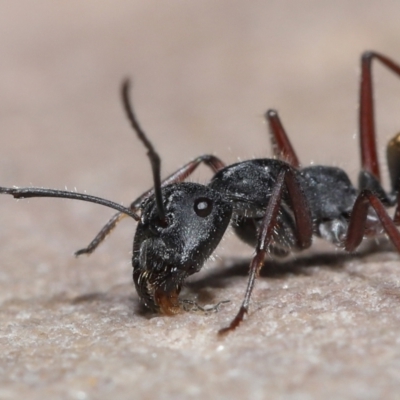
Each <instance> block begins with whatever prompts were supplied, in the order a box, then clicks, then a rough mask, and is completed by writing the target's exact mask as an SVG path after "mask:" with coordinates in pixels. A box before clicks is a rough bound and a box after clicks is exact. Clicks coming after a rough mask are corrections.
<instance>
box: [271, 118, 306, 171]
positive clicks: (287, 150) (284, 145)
mask: <svg viewBox="0 0 400 400" xmlns="http://www.w3.org/2000/svg"><path fill="white" fill-rule="evenodd" d="M265 119H266V120H267V122H268V125H269V133H270V139H271V144H272V151H273V152H274V156H275V157H276V158H278V159H279V160H282V161H286V162H287V163H288V164H290V165H291V166H292V167H294V168H300V161H299V159H298V157H297V155H296V152H295V151H294V149H293V146H292V144H291V143H290V140H289V137H288V135H287V134H286V131H285V128H284V127H283V125H282V122H281V120H280V118H279V115H278V112H277V111H275V110H268V111H267V112H266V113H265Z"/></svg>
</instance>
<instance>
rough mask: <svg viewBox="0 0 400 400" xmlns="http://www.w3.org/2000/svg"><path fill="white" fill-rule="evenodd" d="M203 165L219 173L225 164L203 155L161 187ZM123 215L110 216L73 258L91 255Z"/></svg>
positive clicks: (135, 208)
mask: <svg viewBox="0 0 400 400" xmlns="http://www.w3.org/2000/svg"><path fill="white" fill-rule="evenodd" d="M201 163H204V164H205V165H207V166H208V167H210V168H211V169H212V170H213V172H217V171H219V170H220V169H221V168H223V167H225V164H224V163H223V162H222V161H221V160H220V159H219V158H218V157H215V156H213V155H210V154H205V155H202V156H199V157H196V158H195V159H194V160H192V161H189V162H188V163H187V164H185V165H184V166H183V167H181V168H179V169H178V170H177V171H176V172H174V173H173V174H171V175H170V176H168V177H167V178H166V179H164V180H163V181H162V182H161V187H164V186H166V185H170V184H171V183H177V182H183V181H184V180H185V179H186V178H187V177H188V176H189V175H191V174H192V173H193V172H194V171H195V169H196V168H197V167H198V166H199V165H200V164H201ZM153 193H154V188H151V189H150V190H148V191H146V192H144V193H143V194H142V195H140V196H139V197H138V198H137V199H136V200H134V201H133V202H132V203H131V205H130V209H131V210H132V211H134V212H136V211H138V210H139V208H140V204H141V203H142V202H143V200H145V199H147V198H148V197H149V196H151V195H152V194H153ZM124 216H125V214H122V213H117V214H115V215H113V216H112V218H111V219H110V220H109V221H108V222H107V223H106V225H104V226H103V228H101V230H100V232H99V233H98V234H97V235H96V237H95V238H94V239H93V240H92V241H91V242H90V243H89V245H88V246H87V247H85V248H83V249H80V250H78V251H76V252H75V256H77V257H78V256H80V255H82V254H92V253H93V251H95V250H96V248H97V247H98V246H99V244H100V243H101V242H102V241H103V240H104V239H105V238H106V236H108V235H109V234H110V233H111V232H112V230H113V229H114V228H115V227H116V225H117V223H118V222H119V221H121V220H122V219H123V218H124Z"/></svg>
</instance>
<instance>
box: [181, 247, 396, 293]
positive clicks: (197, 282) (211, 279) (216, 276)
mask: <svg viewBox="0 0 400 400" xmlns="http://www.w3.org/2000/svg"><path fill="white" fill-rule="evenodd" d="M384 251H394V250H393V248H392V247H391V246H390V244H389V243H388V242H386V241H380V243H378V242H371V243H369V244H368V245H367V246H365V247H364V248H363V250H361V251H357V252H355V253H345V252H344V251H343V252H339V251H334V252H332V251H331V252H324V253H312V254H308V255H304V254H301V255H295V256H291V257H290V258H286V259H284V258H283V259H278V260H277V259H267V261H266V262H265V264H264V266H263V268H262V269H261V271H260V275H259V276H260V278H268V279H282V278H284V277H285V276H287V275H307V276H309V275H310V274H311V273H312V271H311V270H310V268H312V267H322V268H325V269H326V268H329V269H332V270H336V271H338V270H341V269H343V268H344V266H345V263H347V262H349V261H352V260H360V259H362V258H364V257H366V256H368V255H372V254H375V253H382V252H384ZM250 261H251V260H250V259H241V260H237V261H234V262H233V263H232V265H231V266H229V267H228V268H223V269H217V268H216V267H215V268H213V269H212V270H208V273H207V274H206V275H205V276H202V277H200V278H194V279H192V280H191V281H189V282H187V284H186V287H188V289H189V290H190V291H192V292H194V293H196V294H198V295H199V296H200V297H201V296H202V292H204V291H205V289H207V288H224V287H227V286H229V281H230V280H231V279H232V278H234V277H237V276H244V277H247V276H248V274H249V265H250ZM206 297H207V298H208V299H207V300H212V299H210V294H207V295H206Z"/></svg>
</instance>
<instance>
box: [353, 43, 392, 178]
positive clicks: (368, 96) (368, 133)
mask: <svg viewBox="0 0 400 400" xmlns="http://www.w3.org/2000/svg"><path fill="white" fill-rule="evenodd" d="M373 59H377V60H379V61H380V62H381V63H382V64H383V65H385V66H386V67H387V68H389V69H390V70H391V71H392V72H394V73H396V74H397V75H400V65H398V64H396V63H395V62H393V61H392V60H390V59H389V58H387V57H385V56H383V55H381V54H379V53H375V52H372V51H366V52H365V53H363V55H362V56H361V83H360V111H359V129H360V148H361V164H362V169H363V170H364V171H367V172H370V173H371V174H372V175H373V176H375V178H376V179H377V180H378V181H379V182H380V180H381V177H380V171H379V163H378V155H377V150H376V135H375V112H374V95H373V85H372V60H373Z"/></svg>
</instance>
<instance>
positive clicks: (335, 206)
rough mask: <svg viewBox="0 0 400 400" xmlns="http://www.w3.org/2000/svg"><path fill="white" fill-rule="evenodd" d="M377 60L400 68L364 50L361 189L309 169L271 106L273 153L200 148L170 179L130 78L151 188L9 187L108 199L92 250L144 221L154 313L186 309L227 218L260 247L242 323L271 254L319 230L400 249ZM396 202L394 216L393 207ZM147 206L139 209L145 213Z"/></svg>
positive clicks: (142, 256) (141, 278)
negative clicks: (92, 191)
mask: <svg viewBox="0 0 400 400" xmlns="http://www.w3.org/2000/svg"><path fill="white" fill-rule="evenodd" d="M373 59H376V60H379V61H380V62H381V63H383V65H385V66H386V67H387V68H389V69H390V70H391V71H393V72H394V73H396V74H398V75H400V65H399V64H396V63H394V62H393V61H391V60H390V59H388V58H387V57H385V56H383V55H381V54H378V53H375V52H365V53H364V54H363V55H362V57H361V68H362V71H361V85H360V121H359V122H360V147H361V159H362V169H361V172H360V174H359V189H356V188H355V187H354V186H353V185H352V183H351V182H350V179H349V178H348V176H347V174H346V173H345V172H344V171H343V170H342V169H340V168H337V167H328V166H310V167H305V168H302V167H301V165H300V162H299V160H298V157H297V155H296V153H295V151H294V150H293V147H292V145H291V143H290V141H289V139H288V136H287V135H286V132H285V130H284V128H283V126H282V124H281V122H280V119H279V117H278V114H277V112H276V111H274V110H269V111H268V112H267V113H266V119H267V121H268V123H269V127H270V134H271V141H272V145H273V146H272V147H273V152H274V156H275V158H274V159H255V160H248V161H243V162H239V163H236V164H232V165H228V166H225V165H224V163H223V162H222V161H221V160H219V159H218V158H217V157H215V156H212V155H203V156H200V157H197V158H195V159H194V160H192V161H190V162H189V163H187V164H186V165H184V166H183V167H181V168H180V169H178V170H177V171H176V172H175V173H173V174H172V175H170V176H169V177H167V178H166V179H165V180H164V181H161V178H160V158H159V156H158V154H157V152H156V151H155V149H154V147H153V145H152V143H151V142H150V141H149V140H148V138H147V136H146V135H145V133H144V131H143V130H142V128H141V127H140V125H139V123H138V120H137V119H136V116H135V114H134V112H133V108H132V106H131V104H130V100H129V96H128V92H129V82H128V81H126V82H125V83H124V84H123V86H122V99H123V104H124V107H125V111H126V113H127V116H128V119H129V121H130V122H131V125H132V127H133V129H134V130H135V132H136V134H137V136H138V137H139V139H140V140H141V141H142V142H143V144H144V146H145V147H146V149H147V151H148V152H147V154H148V156H149V158H150V162H151V167H152V171H153V181H154V188H153V189H151V190H149V191H147V192H146V193H144V194H143V195H141V196H140V197H139V198H138V199H136V200H135V201H134V202H133V203H132V204H131V205H130V207H129V208H126V207H123V206H121V205H119V204H116V203H113V202H111V201H109V200H104V199H101V198H98V197H94V196H89V195H86V194H80V193H75V192H68V191H60V190H52V189H40V188H4V187H0V193H5V194H10V195H12V196H14V197H15V198H28V197H62V198H70V199H77V200H84V201H89V202H94V203H98V204H102V205H104V206H107V207H110V208H114V209H116V210H118V213H117V214H115V215H114V216H113V217H112V218H111V219H110V221H109V222H108V223H107V224H106V225H105V226H104V227H103V228H102V230H101V231H100V232H99V233H98V234H97V236H96V237H95V238H94V240H93V241H92V242H91V243H90V244H89V246H88V247H86V248H84V249H82V250H79V251H77V252H76V255H80V254H84V253H86V254H90V253H91V252H93V250H95V248H96V247H97V246H98V245H99V244H100V243H101V242H102V240H103V239H104V238H105V237H106V236H107V234H109V233H110V232H111V231H112V229H113V228H114V227H115V226H116V224H117V223H118V221H120V220H121V219H122V218H123V217H124V216H126V215H129V216H130V217H132V218H133V219H135V220H136V221H137V222H138V226H137V229H136V234H135V238H134V241H133V258H132V264H133V280H134V283H135V286H136V290H137V292H138V295H139V297H140V299H141V301H142V302H143V303H144V305H145V306H146V307H148V308H149V309H151V310H153V311H159V312H161V313H163V314H167V315H172V314H176V313H178V312H179V311H180V310H181V309H182V308H181V303H180V302H179V299H178V296H179V293H180V290H181V288H182V285H183V284H184V282H185V280H186V278H187V277H188V276H190V275H192V274H194V273H195V272H198V271H199V270H200V269H201V268H202V266H203V264H204V262H205V261H206V260H207V258H208V257H209V256H210V255H211V253H212V252H213V251H214V249H215V248H216V247H217V245H218V243H219V242H220V240H221V238H222V236H223V235H224V233H225V230H226V229H227V227H228V225H229V223H231V224H232V226H233V229H234V231H235V232H236V233H237V235H238V236H239V237H240V238H241V239H242V240H244V241H245V242H247V243H249V244H251V245H252V246H254V247H255V250H256V253H255V255H254V257H253V258H252V260H251V262H250V273H249V280H248V284H247V289H246V293H245V296H244V300H243V303H242V305H241V307H240V309H239V312H238V313H237V315H236V317H235V318H234V319H233V320H232V322H231V323H230V325H229V326H228V327H227V328H224V329H222V330H221V331H220V333H225V332H227V331H230V330H233V329H235V328H236V327H237V326H238V325H239V324H240V323H241V321H242V320H243V318H244V316H245V314H246V313H247V312H248V308H249V302H250V297H251V293H252V291H253V287H254V283H255V279H256V276H257V275H258V273H259V271H260V269H261V267H262V266H263V265H264V261H265V258H266V255H267V254H272V255H276V256H285V255H287V254H289V253H290V252H291V251H298V250H303V249H306V248H308V247H310V246H311V242H312V236H313V235H316V236H319V237H321V238H323V239H326V240H328V241H330V242H332V243H333V244H334V245H336V246H338V247H342V248H344V249H345V250H347V251H350V252H351V251H353V250H355V249H356V248H357V247H358V245H359V244H360V243H361V241H362V239H363V238H364V237H371V236H376V235H380V234H383V233H386V234H387V235H388V237H389V238H390V240H391V241H392V243H393V244H394V246H395V247H396V249H397V251H398V252H400V233H399V231H398V230H397V228H396V225H398V224H400V207H399V204H400V201H399V196H398V193H399V188H400V133H399V134H397V135H396V136H395V137H394V138H393V139H392V140H391V141H389V144H388V147H387V160H388V167H389V172H390V180H391V191H390V192H386V191H385V190H384V189H383V187H382V185H381V179H380V172H379V165H378V157H377V151H376V139H375V127H374V125H375V123H374V109H373V93H372V74H371V63H372V60H373ZM201 163H204V164H206V165H207V166H209V167H210V168H211V169H212V170H213V171H214V172H215V174H214V176H213V178H212V179H211V181H210V183H209V184H208V185H207V186H205V185H201V184H196V183H188V182H184V180H185V179H186V178H187V177H188V176H189V175H190V174H191V173H192V172H193V171H194V170H195V169H196V168H197V167H198V166H199V165H200V164H201ZM396 204H397V208H396V211H395V214H394V218H393V219H392V218H391V217H390V216H389V215H388V213H387V211H386V208H388V207H391V206H395V205H396ZM138 213H140V216H139V214H138Z"/></svg>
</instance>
